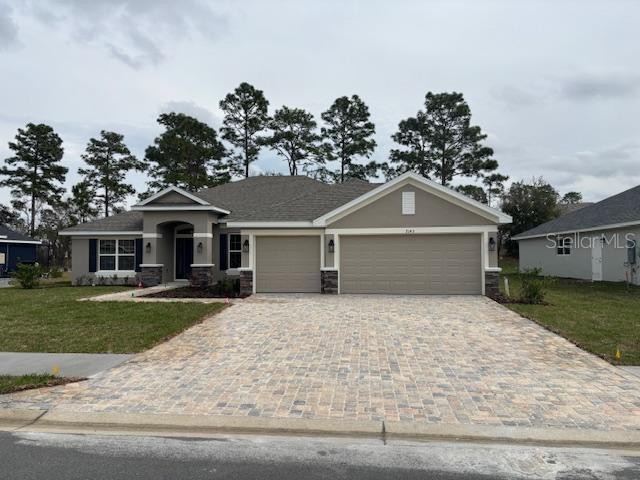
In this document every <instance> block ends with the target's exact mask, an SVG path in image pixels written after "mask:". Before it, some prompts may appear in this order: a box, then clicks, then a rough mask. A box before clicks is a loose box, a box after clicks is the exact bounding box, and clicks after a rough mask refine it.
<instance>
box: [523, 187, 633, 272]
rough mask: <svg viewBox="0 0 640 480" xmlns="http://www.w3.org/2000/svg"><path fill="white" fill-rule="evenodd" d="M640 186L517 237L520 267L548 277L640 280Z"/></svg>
mask: <svg viewBox="0 0 640 480" xmlns="http://www.w3.org/2000/svg"><path fill="white" fill-rule="evenodd" d="M639 236H640V186H637V187H634V188H631V189H629V190H626V191H624V192H622V193H619V194H617V195H613V196H612V197H609V198H606V199H604V200H602V201H600V202H598V203H594V204H591V205H588V206H586V207H584V208H581V209H579V210H576V211H573V212H570V213H567V214H566V215H563V216H561V217H558V218H556V219H554V220H551V221H550V222H546V223H543V224H542V225H538V226H537V227H535V228H532V229H531V230H528V231H526V232H523V233H521V234H519V235H516V236H514V237H513V240H516V241H518V245H519V252H520V269H521V270H523V269H531V268H539V269H541V270H542V273H543V274H545V275H553V276H558V277H567V278H579V279H585V280H593V281H611V282H622V281H628V282H631V283H635V284H640V272H639V268H640V259H639V258H638V254H639V251H638V248H637V239H638V237H639Z"/></svg>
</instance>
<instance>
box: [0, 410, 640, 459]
mask: <svg viewBox="0 0 640 480" xmlns="http://www.w3.org/2000/svg"><path fill="white" fill-rule="evenodd" d="M43 413H44V414H43ZM9 423H11V424H12V425H13V426H14V427H17V428H18V429H19V430H21V431H47V432H74V433H121V434H135V433H146V434H154V433H155V434H160V435H167V434H172V435H176V436H180V435H186V436H194V435H217V434H260V435H300V436H334V437H335V436H347V437H369V438H371V437H373V438H380V439H407V440H418V441H420V440H422V441H429V440H440V441H442V440H458V441H472V442H494V443H510V444H513V443H523V444H541V445H558V446H559V445H566V446H593V447H622V448H634V449H638V448H640V430H638V431H621V430H617V431H602V430H580V429H565V428H530V427H500V426H484V425H460V424H422V423H410V422H386V421H385V422H384V423H383V422H380V421H373V420H349V419H342V418H336V419H321V420H318V419H316V420H311V419H304V418H266V417H237V416H236V417H234V416H226V415H209V416H207V415H169V414H137V413H134V414H132V413H115V412H104V413H82V412H66V411H44V410H0V425H5V424H9Z"/></svg>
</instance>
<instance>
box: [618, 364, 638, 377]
mask: <svg viewBox="0 0 640 480" xmlns="http://www.w3.org/2000/svg"><path fill="white" fill-rule="evenodd" d="M620 368H622V369H623V370H625V371H627V372H629V373H632V374H634V375H635V376H636V377H640V367H631V366H625V367H620Z"/></svg>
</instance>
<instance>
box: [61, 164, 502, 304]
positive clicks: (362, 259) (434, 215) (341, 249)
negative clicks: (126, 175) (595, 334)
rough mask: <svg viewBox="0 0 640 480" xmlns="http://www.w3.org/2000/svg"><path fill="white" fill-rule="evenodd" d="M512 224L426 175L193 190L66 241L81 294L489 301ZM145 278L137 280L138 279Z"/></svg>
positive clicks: (277, 179)
mask: <svg viewBox="0 0 640 480" xmlns="http://www.w3.org/2000/svg"><path fill="white" fill-rule="evenodd" d="M510 221H511V218H510V217H509V216H508V215H505V214H504V213H502V212H500V211H499V210H496V209H494V208H491V207H489V206H487V205H484V204H482V203H479V202H476V201H475V200H472V199H470V198H468V197H466V196H464V195H462V194H460V193H458V192H456V191H454V190H452V189H450V188H447V187H443V186H442V185H439V184H437V183H435V182H433V181H431V180H428V179H426V178H423V177H421V176H419V175H416V174H414V173H406V174H404V175H401V176H399V177H397V178H395V179H393V180H391V181H389V182H387V183H383V184H376V183H368V182H364V181H350V182H345V183H341V184H325V183H322V182H319V181H316V180H313V179H311V178H308V177H305V176H261V177H250V178H247V179H244V180H240V181H236V182H231V183H227V184H224V185H220V186H216V187H213V188H207V189H204V190H200V191H198V192H187V191H185V190H183V189H180V188H177V187H169V188H166V189H164V190H162V191H160V192H158V193H156V194H155V195H152V196H151V197H149V198H147V199H145V200H144V201H141V202H140V203H138V204H136V205H134V206H133V207H132V208H131V210H130V211H127V212H124V213H121V214H119V215H114V216H112V217H108V218H103V219H100V220H97V221H94V222H90V223H85V224H81V225H77V226H75V227H72V228H69V229H67V230H64V231H62V232H60V234H61V235H68V236H70V237H71V238H72V273H73V281H74V283H76V284H81V283H93V282H94V281H96V279H97V278H99V277H109V278H115V279H122V281H129V282H131V281H136V282H142V283H143V284H144V285H145V286H152V285H158V284H161V283H167V282H175V281H184V282H191V284H194V285H199V286H203V285H211V284H213V283H215V282H218V281H220V280H222V279H227V278H231V279H239V280H240V285H241V291H242V293H244V294H250V293H262V292H264V293H288V292H292V293H293V292H315V293H398V294H400V293H403V294H484V293H492V292H493V291H494V290H495V288H496V287H497V275H498V273H497V272H498V271H499V269H498V265H497V252H496V237H497V230H498V225H500V224H501V223H506V222H510ZM134 279H135V280H134Z"/></svg>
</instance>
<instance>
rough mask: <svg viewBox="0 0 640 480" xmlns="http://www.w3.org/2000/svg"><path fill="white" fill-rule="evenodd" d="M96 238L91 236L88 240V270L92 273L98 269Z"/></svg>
mask: <svg viewBox="0 0 640 480" xmlns="http://www.w3.org/2000/svg"><path fill="white" fill-rule="evenodd" d="M97 262H98V240H96V239H95V238H91V239H90V240H89V272H91V273H94V272H96V271H97V270H98V268H97Z"/></svg>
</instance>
